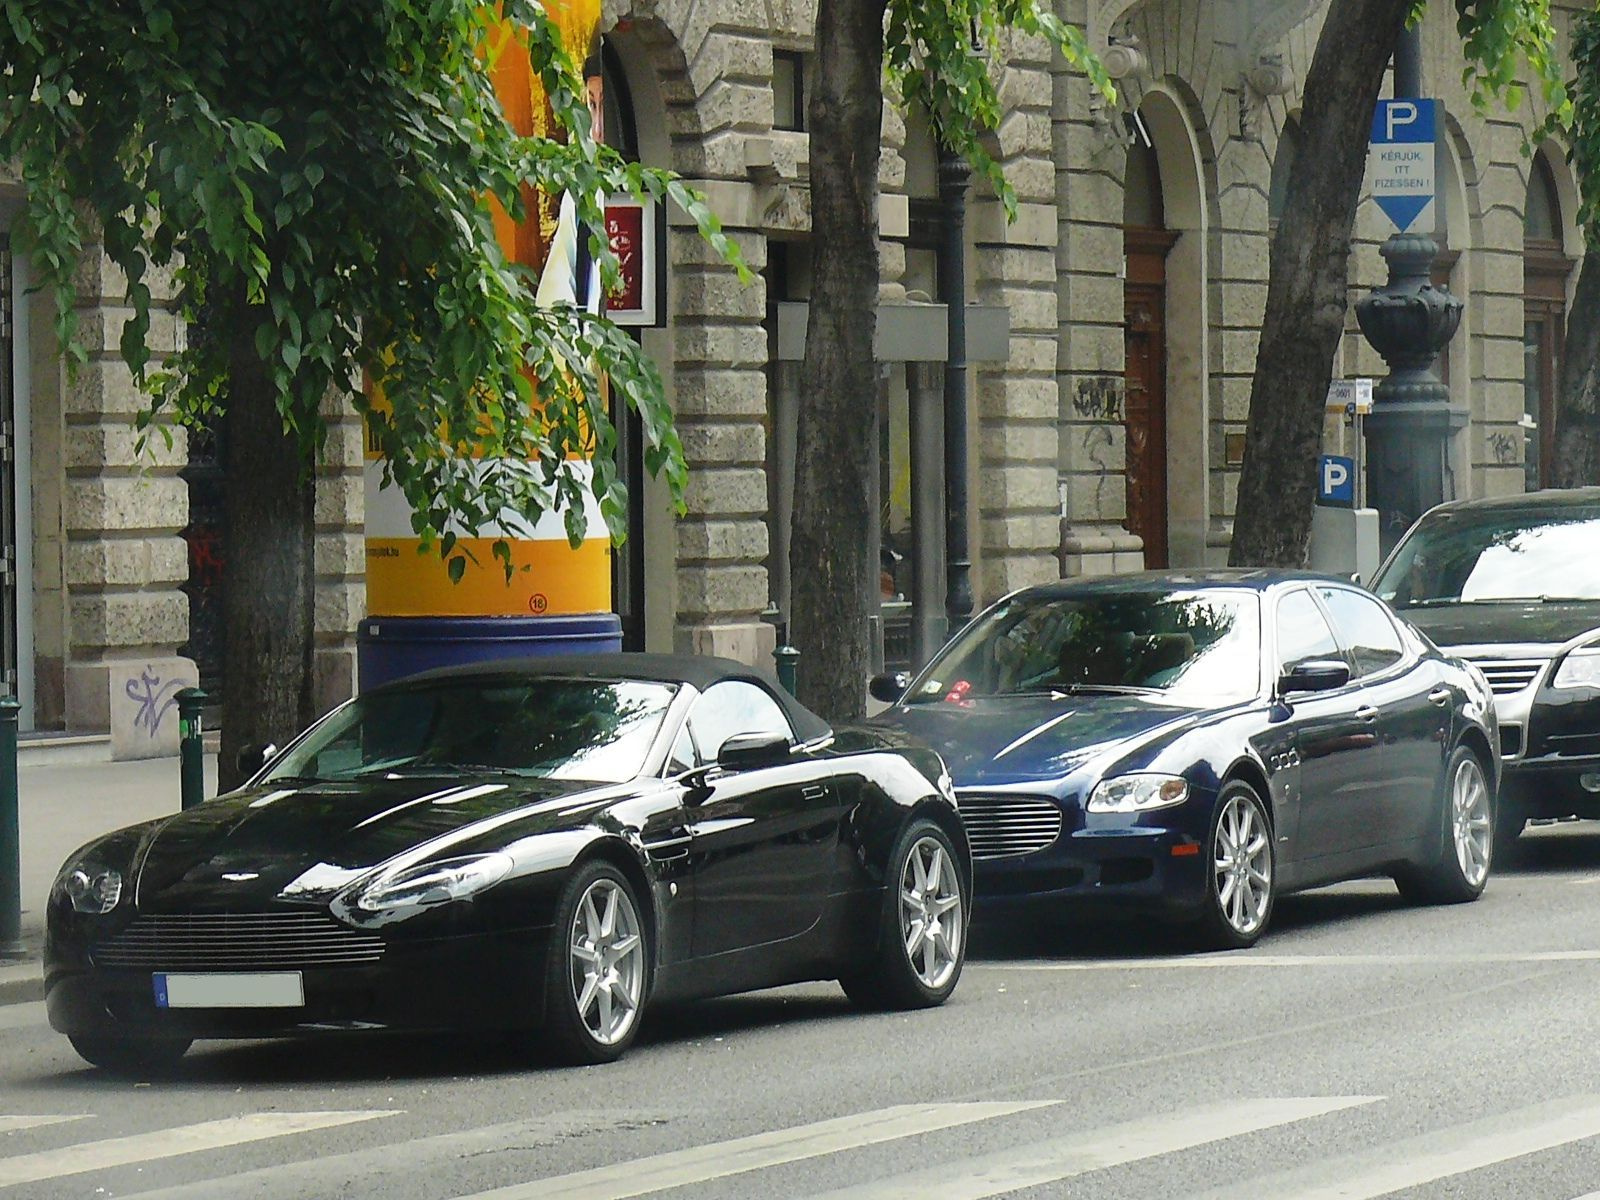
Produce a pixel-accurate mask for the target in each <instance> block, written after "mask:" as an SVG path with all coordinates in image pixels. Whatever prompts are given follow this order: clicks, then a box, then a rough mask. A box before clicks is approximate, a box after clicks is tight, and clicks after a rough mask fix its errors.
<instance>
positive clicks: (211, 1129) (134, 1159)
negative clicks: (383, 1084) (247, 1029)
mask: <svg viewBox="0 0 1600 1200" xmlns="http://www.w3.org/2000/svg"><path fill="white" fill-rule="evenodd" d="M395 1115H397V1110H388V1111H352V1112H291V1113H251V1114H250V1115H248V1116H243V1117H225V1118H223V1119H222V1120H218V1121H203V1122H201V1123H200V1124H198V1125H181V1126H179V1127H177V1128H175V1129H161V1130H157V1131H156V1132H154V1133H136V1134H133V1135H132V1136H130V1137H120V1138H108V1139H106V1140H105V1141H100V1142H85V1143H83V1144H81V1145H77V1146H65V1147H63V1148H61V1149H59V1150H44V1151H40V1152H39V1153H37V1154H19V1155H15V1156H13V1157H9V1158H0V1188H9V1187H16V1186H18V1185H19V1184H23V1183H39V1182H41V1181H43V1180H46V1179H59V1178H61V1177H62V1176H63V1175H78V1174H81V1173H83V1172H84V1171H103V1170H106V1169H107V1168H109V1167H123V1166H127V1165H129V1164H130V1163H142V1162H149V1161H151V1160H152V1159H157V1158H171V1157H173V1156H175V1155H179V1154H193V1153H195V1152H196V1151H199V1150H216V1149H220V1148H221V1147H223V1146H238V1145H242V1144H243V1143H245V1142H259V1141H262V1140H263V1139H265V1138H275V1137H282V1136H284V1135H285V1134H290V1133H309V1132H311V1131H313V1130H317V1129H328V1128H331V1127H333V1126H335V1125H350V1124H353V1123H355V1122H357V1121H370V1120H372V1119H374V1118H375V1117H392V1116H395Z"/></svg>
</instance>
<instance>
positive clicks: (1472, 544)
mask: <svg viewBox="0 0 1600 1200" xmlns="http://www.w3.org/2000/svg"><path fill="white" fill-rule="evenodd" d="M1596 547H1600V513H1596V512H1593V511H1591V510H1582V509H1578V510H1573V511H1572V512H1570V513H1565V514H1558V515H1529V514H1515V513H1507V514H1502V515H1497V516H1495V517H1494V518H1493V519H1489V520H1482V519H1480V520H1464V519H1463V518H1462V517H1461V516H1459V515H1457V514H1448V513H1447V514H1443V515H1442V516H1440V517H1436V518H1434V519H1432V520H1431V521H1429V522H1428V523H1426V524H1424V525H1423V526H1422V527H1421V528H1420V529H1418V530H1417V532H1416V533H1415V534H1414V535H1413V536H1411V537H1410V538H1408V539H1407V540H1406V542H1405V544H1404V545H1402V546H1401V547H1400V552H1399V553H1398V554H1397V555H1396V556H1395V558H1394V561H1393V562H1391V563H1390V564H1389V567H1388V569H1387V570H1385V571H1384V573H1383V575H1382V577H1381V578H1379V579H1378V580H1376V581H1375V582H1374V584H1373V590H1374V591H1376V592H1377V593H1378V595H1379V596H1381V597H1383V599H1385V600H1388V601H1390V602H1391V603H1392V604H1394V605H1395V607H1397V608H1407V607H1412V606H1417V605H1427V604H1457V603H1473V602H1475V601H1477V602H1482V601H1494V600H1516V599H1524V598H1534V599H1560V598H1575V599H1583V600H1600V555H1596V553H1595V548H1596Z"/></svg>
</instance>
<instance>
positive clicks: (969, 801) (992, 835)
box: [960, 793, 1061, 862]
mask: <svg viewBox="0 0 1600 1200" xmlns="http://www.w3.org/2000/svg"><path fill="white" fill-rule="evenodd" d="M960 804H961V819H962V821H963V822H965V823H966V827H967V840H968V841H969V842H971V843H972V857H973V858H974V859H976V860H978V861H980V862H981V861H982V860H984V859H989V858H1015V857H1016V856H1018V855H1021V854H1032V853H1034V852H1035V851H1037V850H1043V849H1044V848H1045V847H1046V846H1048V845H1050V843H1052V842H1054V841H1055V840H1056V838H1058V837H1060V836H1061V808H1060V806H1059V805H1058V804H1057V803H1056V802H1055V801H1054V800H1050V799H1047V798H1045V797H1043V796H995V795H968V794H966V793H963V794H962V795H961V797H960Z"/></svg>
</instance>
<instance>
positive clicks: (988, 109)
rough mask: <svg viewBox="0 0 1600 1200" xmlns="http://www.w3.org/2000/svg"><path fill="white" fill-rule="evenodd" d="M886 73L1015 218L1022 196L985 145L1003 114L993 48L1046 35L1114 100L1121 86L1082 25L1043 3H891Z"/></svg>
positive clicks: (905, 100) (886, 28)
mask: <svg viewBox="0 0 1600 1200" xmlns="http://www.w3.org/2000/svg"><path fill="white" fill-rule="evenodd" d="M887 8H888V17H887V20H886V22H885V25H884V74H885V76H886V78H887V80H888V82H889V85H890V87H891V88H892V90H893V91H894V92H895V93H896V94H897V95H898V96H899V97H900V100H901V102H902V103H904V104H905V105H906V106H907V107H908V108H912V109H916V110H918V111H920V112H921V113H923V114H924V115H925V116H926V117H927V118H928V122H929V124H930V126H931V127H932V128H933V129H934V130H935V132H936V135H937V136H938V137H939V139H940V141H941V142H942V143H943V144H944V146H945V147H946V148H947V149H950V150H953V151H955V152H956V153H957V154H960V155H961V156H962V157H963V158H965V159H966V160H967V161H968V162H969V163H970V164H971V165H972V167H973V169H974V170H975V171H977V172H978V173H979V174H980V175H982V176H983V177H984V178H985V179H987V180H988V181H989V183H990V185H991V186H992V187H993V188H994V191H995V194H996V195H997V196H998V197H999V198H1000V201H1001V203H1002V204H1004V206H1005V209H1006V215H1007V217H1008V218H1012V219H1015V217H1016V212H1017V204H1016V195H1015V192H1014V191H1013V189H1012V187H1011V185H1010V183H1009V182H1008V181H1007V180H1006V177H1005V173H1004V172H1003V170H1002V169H1001V166H1000V164H999V163H998V162H996V161H995V159H994V156H993V155H992V154H991V153H990V152H989V147H988V146H987V145H986V144H985V138H986V135H989V134H991V133H992V132H993V131H994V130H996V129H998V128H999V126H1000V118H1001V116H1002V115H1003V113H1002V112H1001V107H1000V96H999V92H998V91H997V90H996V87H995V73H994V71H993V66H992V64H991V62H990V61H989V57H988V47H992V46H998V45H1002V44H1004V40H1005V38H1006V37H1007V36H1008V35H1009V34H1010V33H1013V32H1015V33H1021V34H1027V35H1029V36H1034V37H1043V38H1045V39H1046V40H1048V41H1049V42H1050V44H1051V45H1052V46H1054V47H1055V48H1056V50H1057V51H1059V52H1060V54H1061V56H1062V57H1063V58H1065V59H1066V61H1067V62H1068V63H1070V64H1071V65H1072V66H1075V67H1077V68H1079V69H1080V70H1082V71H1083V72H1084V73H1085V74H1086V75H1087V76H1088V77H1089V80H1090V83H1091V84H1092V85H1093V86H1094V87H1095V88H1096V89H1097V90H1098V91H1099V92H1100V93H1101V94H1102V95H1103V96H1104V97H1105V98H1106V99H1107V100H1108V101H1115V100H1116V90H1115V88H1114V87H1113V86H1112V83H1111V80H1110V78H1109V77H1108V76H1107V75H1106V72H1105V68H1104V67H1103V66H1102V65H1101V64H1100V60H1099V59H1098V58H1097V57H1095V55H1094V54H1093V52H1092V51H1090V49H1089V44H1088V41H1087V39H1086V38H1085V37H1084V33H1083V30H1081V29H1079V28H1078V27H1077V26H1076V25H1069V24H1067V23H1066V22H1065V21H1063V20H1061V19H1060V18H1059V17H1057V16H1056V15H1055V13H1054V12H1053V11H1052V10H1051V8H1050V6H1049V5H1044V4H1040V3H1039V2H1038V0H947V2H946V3H940V4H928V3H925V2H924V0H888V5H887Z"/></svg>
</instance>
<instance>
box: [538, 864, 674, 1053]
mask: <svg viewBox="0 0 1600 1200" xmlns="http://www.w3.org/2000/svg"><path fill="white" fill-rule="evenodd" d="M650 947H651V943H650V938H649V934H648V930H647V929H646V927H645V920H644V916H643V909H642V908H641V907H640V905H639V900H638V897H637V895H636V894H635V892H634V888H633V885H632V884H631V883H629V882H628V879H627V877H626V876H625V875H623V873H622V872H621V871H619V870H618V869H617V868H616V867H614V866H612V865H611V864H610V863H608V862H605V861H602V860H599V859H594V860H591V861H589V862H587V863H584V864H583V865H581V866H579V867H577V868H575V869H574V870H573V872H572V876H571V878H569V879H568V880H567V883H566V886H565V887H564V888H563V889H562V892H561V899H560V900H559V902H558V903H557V905H556V919H555V924H554V925H553V926H552V927H551V930H550V944H549V946H548V948H547V950H546V958H545V1028H544V1031H543V1033H544V1036H543V1041H542V1044H543V1046H544V1047H545V1049H546V1050H547V1052H548V1053H549V1054H550V1056H551V1057H553V1058H554V1059H556V1060H557V1061H559V1062H563V1063H569V1064H573V1065H592V1064H595V1063H606V1062H614V1061H615V1060H616V1059H618V1058H621V1057H622V1055H623V1053H624V1052H625V1051H626V1050H627V1049H628V1047H629V1046H631V1045H632V1044H633V1040H634V1038H635V1037H637V1036H638V1033H639V1023H640V1021H641V1020H642V1019H643V1016H644V1006H645V1001H646V1000H647V999H648V997H649V994H650Z"/></svg>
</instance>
